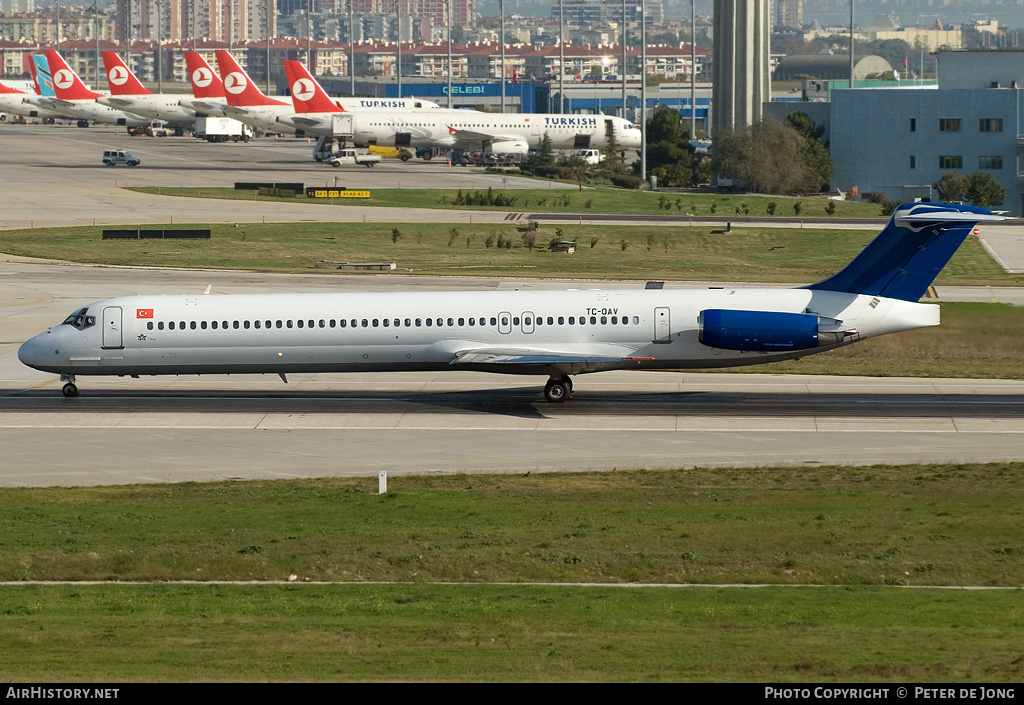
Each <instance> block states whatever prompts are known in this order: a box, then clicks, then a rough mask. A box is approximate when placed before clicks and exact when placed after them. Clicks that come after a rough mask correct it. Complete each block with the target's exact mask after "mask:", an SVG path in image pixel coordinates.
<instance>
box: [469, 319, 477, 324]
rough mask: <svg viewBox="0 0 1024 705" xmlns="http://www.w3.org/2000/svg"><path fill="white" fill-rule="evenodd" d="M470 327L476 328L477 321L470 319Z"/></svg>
mask: <svg viewBox="0 0 1024 705" xmlns="http://www.w3.org/2000/svg"><path fill="white" fill-rule="evenodd" d="M469 325H471V326H475V325H476V319H475V318H470V319H469Z"/></svg>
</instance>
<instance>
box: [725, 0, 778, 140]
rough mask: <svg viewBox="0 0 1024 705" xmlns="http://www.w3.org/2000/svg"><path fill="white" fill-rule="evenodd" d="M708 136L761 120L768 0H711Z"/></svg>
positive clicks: (766, 90)
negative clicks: (711, 36) (710, 74)
mask: <svg viewBox="0 0 1024 705" xmlns="http://www.w3.org/2000/svg"><path fill="white" fill-rule="evenodd" d="M714 23H715V28H714V42H715V49H714V51H715V54H714V58H715V62H714V71H713V72H712V80H713V82H714V84H713V86H712V103H711V128H712V137H713V136H714V133H715V132H716V131H717V130H718V128H720V127H728V126H731V125H733V124H747V125H749V124H751V123H753V122H756V121H758V120H760V119H761V103H762V102H764V101H766V100H770V99H771V92H770V91H771V84H770V76H771V63H770V56H769V52H768V49H769V39H768V34H769V29H770V24H771V18H770V16H769V14H768V0H715V17H714Z"/></svg>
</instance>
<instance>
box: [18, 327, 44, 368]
mask: <svg viewBox="0 0 1024 705" xmlns="http://www.w3.org/2000/svg"><path fill="white" fill-rule="evenodd" d="M44 335H46V334H45V333H43V334H40V335H37V336H35V337H33V338H29V339H28V340H26V341H25V342H24V343H22V345H21V347H20V348H18V359H19V360H20V361H21V364H23V365H28V366H29V367H36V366H37V365H38V364H39V359H40V354H41V352H40V351H41V350H42V346H43V341H42V340H40V338H42V337H43V336H44Z"/></svg>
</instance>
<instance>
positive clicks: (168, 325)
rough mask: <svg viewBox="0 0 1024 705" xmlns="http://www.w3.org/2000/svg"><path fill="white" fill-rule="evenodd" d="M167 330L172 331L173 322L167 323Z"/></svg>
mask: <svg viewBox="0 0 1024 705" xmlns="http://www.w3.org/2000/svg"><path fill="white" fill-rule="evenodd" d="M167 330H174V321H168V322H167Z"/></svg>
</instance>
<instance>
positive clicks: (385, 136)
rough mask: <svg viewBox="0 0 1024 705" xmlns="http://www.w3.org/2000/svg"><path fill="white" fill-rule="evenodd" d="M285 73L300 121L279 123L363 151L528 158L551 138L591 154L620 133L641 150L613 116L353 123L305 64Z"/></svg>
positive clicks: (389, 118)
mask: <svg viewBox="0 0 1024 705" xmlns="http://www.w3.org/2000/svg"><path fill="white" fill-rule="evenodd" d="M284 68H285V74H286V75H287V76H288V85H290V86H291V92H292V103H293V105H294V106H295V112H296V113H297V115H296V116H295V117H291V118H288V117H285V116H282V117H279V118H278V120H279V121H280V122H285V123H287V124H290V125H294V126H295V127H296V128H297V129H301V130H303V131H304V132H307V133H309V134H313V135H320V136H321V137H335V136H338V135H343V134H350V135H351V136H352V141H353V142H355V144H357V145H366V144H378V145H382V146H386V147H441V148H444V149H467V150H482V151H488V152H505V153H516V154H526V153H527V152H528V151H529V150H530V149H536V148H537V147H539V146H540V143H541V141H542V140H543V139H544V135H545V134H547V135H548V137H549V138H550V139H551V146H552V148H554V149H590V148H600V147H606V146H608V136H609V134H610V133H612V132H614V133H615V138H616V140H617V141H618V145H619V147H620V148H621V149H639V147H640V128H638V127H637V126H636V125H634V124H633V123H631V122H630V121H628V120H625V119H623V118H619V117H611V116H608V115H537V114H532V113H510V114H502V113H482V112H478V111H476V110H448V109H443V108H438V109H433V110H410V111H397V110H392V111H387V112H372V113H371V112H362V111H352V114H351V119H349V118H347V117H343V116H342V115H341V113H345V112H347V111H345V110H343V109H341V108H340V107H338V106H337V105H335V104H334V103H333V102H332V100H331V99H330V98H329V97H328V96H327V93H326V92H324V89H323V88H322V87H321V86H320V84H319V83H318V82H317V81H316V79H315V78H313V77H312V76H310V75H309V72H308V71H307V70H306V67H305V66H303V65H302V63H301V62H298V61H285V62H284ZM346 131H347V132H346Z"/></svg>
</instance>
